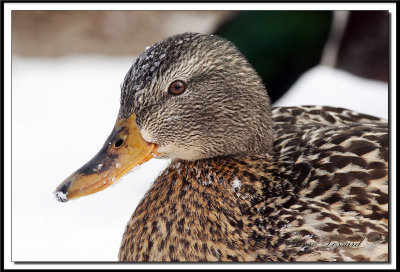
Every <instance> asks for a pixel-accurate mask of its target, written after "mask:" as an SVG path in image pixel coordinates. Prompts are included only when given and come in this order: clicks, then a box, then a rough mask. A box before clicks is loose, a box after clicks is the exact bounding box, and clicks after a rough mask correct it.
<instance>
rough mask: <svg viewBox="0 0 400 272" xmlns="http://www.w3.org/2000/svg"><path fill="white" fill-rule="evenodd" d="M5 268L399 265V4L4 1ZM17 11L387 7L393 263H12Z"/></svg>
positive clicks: (368, 267)
mask: <svg viewBox="0 0 400 272" xmlns="http://www.w3.org/2000/svg"><path fill="white" fill-rule="evenodd" d="M3 5H4V14H3V18H4V67H3V71H4V204H5V207H4V249H5V252H4V253H3V254H4V268H5V269H57V268H58V269H60V268H63V269H65V268H68V269H133V268H134V269H151V268H153V269H154V268H164V267H165V268H168V269H190V268H209V269H218V268H224V269H243V268H253V269H265V268H268V269H288V268H289V269H290V268H302V269H304V268H307V269H327V268H329V269H332V268H340V269H394V268H396V267H397V266H396V264H397V263H396V214H395V213H394V212H393V210H394V209H395V207H396V205H395V203H396V201H395V192H396V172H395V169H393V168H395V165H396V140H395V139H396V130H395V129H396V125H395V124H396V103H395V101H396V92H395V90H396V22H397V20H396V3H4V4H3ZM13 10H388V11H389V12H390V16H391V18H390V19H391V25H390V72H391V74H390V77H389V78H390V82H389V86H390V88H389V91H390V98H391V99H390V105H389V106H390V107H389V110H390V113H389V116H390V119H389V120H390V128H391V130H390V132H391V135H390V136H391V137H390V138H391V141H390V144H391V152H390V154H391V158H390V159H391V168H390V169H391V171H390V180H391V183H390V186H391V188H390V190H391V199H390V200H391V203H390V205H391V206H390V207H391V210H390V219H391V221H390V223H391V237H390V239H391V240H390V241H391V261H392V263H391V264H350V263H349V264H347V263H341V264H334V263H324V264H310V263H307V264H301V263H288V264H284V263H279V264H277V263H271V264H265V263H263V264H246V263H245V264H201V263H196V264H118V263H98V264H96V263H88V264H80V263H38V264H34V263H28V264H15V263H13V262H11V250H10V249H11V246H12V245H11V171H10V170H11V160H10V158H11V155H12V154H11V74H12V72H11V69H10V68H11V12H12V11H13Z"/></svg>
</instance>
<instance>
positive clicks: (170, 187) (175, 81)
mask: <svg viewBox="0 0 400 272" xmlns="http://www.w3.org/2000/svg"><path fill="white" fill-rule="evenodd" d="M344 99H345V98H344ZM153 158H169V159H171V163H170V164H169V166H168V167H167V168H166V169H165V170H164V171H163V172H162V173H161V174H160V175H159V176H158V178H157V179H156V180H155V181H154V182H153V184H152V185H151V187H150V189H149V190H148V191H147V193H146V194H145V195H144V197H143V199H142V200H141V201H140V203H139V204H138V206H137V207H136V209H135V211H134V213H133V215H132V216H131V218H130V219H129V221H128V223H127V226H126V229H125V232H124V234H123V237H122V241H121V247H120V251H119V253H118V259H119V261H121V262H175V261H178V262H372V261H373V262H387V261H388V260H389V255H388V252H389V251H388V240H389V239H388V193H389V192H388V123H387V121H386V120H384V119H381V118H377V117H374V116H370V115H366V114H362V113H358V112H355V111H352V110H348V109H344V108H336V107H330V106H314V105H307V106H293V107H272V106H271V103H270V99H269V96H268V93H267V90H266V87H265V85H264V83H263V82H262V80H261V78H260V77H259V75H258V74H257V72H256V71H255V70H254V69H253V67H252V66H251V65H250V64H249V62H248V61H247V60H246V58H245V57H244V56H243V55H242V54H241V53H240V52H239V50H238V49H237V48H236V47H235V45H234V44H233V43H232V42H230V41H228V40H226V39H223V38H221V37H218V36H216V35H208V34H200V33H192V32H186V33H182V34H176V35H174V36H171V37H168V38H166V39H164V40H162V41H160V42H158V43H155V44H154V45H152V46H150V47H148V48H146V50H145V51H144V52H143V53H141V54H140V55H139V57H138V58H137V59H136V61H135V62H134V64H133V65H132V66H131V67H130V69H129V71H128V73H127V74H126V76H125V78H124V80H123V83H122V84H121V96H120V109H119V112H118V116H117V120H116V122H115V125H114V128H113V130H112V132H111V134H110V136H109V137H108V138H107V139H106V141H105V143H104V145H103V147H102V148H101V150H100V151H99V152H98V153H97V155H95V156H94V157H93V158H92V159H91V160H90V161H89V162H87V163H86V164H85V165H83V166H82V167H81V168H79V169H78V170H76V171H75V172H74V173H72V174H71V175H70V176H69V177H67V178H66V179H65V180H64V181H63V182H62V183H61V184H60V185H59V186H58V187H57V188H56V190H55V192H54V194H55V196H56V199H57V200H58V201H61V202H67V201H69V200H71V199H76V198H79V197H82V196H85V195H89V194H93V193H96V192H99V191H101V190H103V189H105V188H107V187H108V186H109V185H111V184H113V183H115V182H116V181H117V180H118V179H119V178H120V177H122V176H123V175H125V174H126V173H128V172H130V171H134V170H135V169H134V168H135V167H136V166H138V165H140V164H143V163H145V162H146V161H148V160H150V159H153Z"/></svg>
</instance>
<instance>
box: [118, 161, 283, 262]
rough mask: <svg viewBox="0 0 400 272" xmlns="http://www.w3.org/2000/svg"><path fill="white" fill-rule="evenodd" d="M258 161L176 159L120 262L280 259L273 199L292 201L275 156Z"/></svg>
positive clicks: (144, 205) (141, 212)
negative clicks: (275, 252)
mask: <svg viewBox="0 0 400 272" xmlns="http://www.w3.org/2000/svg"><path fill="white" fill-rule="evenodd" d="M259 159H260V158H259V157H257V158H255V157H254V158H248V159H243V158H242V159H235V158H214V159H207V160H199V161H193V162H190V161H182V160H175V161H173V162H172V163H171V165H170V166H169V167H168V168H167V169H166V170H165V171H164V172H163V173H162V174H161V175H160V177H159V178H158V179H157V180H156V181H155V183H154V184H153V186H152V187H151V188H150V190H149V191H148V192H147V194H146V196H145V197H144V199H143V200H142V201H141V203H140V204H139V206H138V207H137V209H136V211H135V213H134V214H133V216H132V218H131V220H130V222H129V224H128V226H127V229H126V232H125V235H124V239H123V242H122V246H121V252H120V258H121V259H122V260H131V261H140V260H159V261H170V260H183V259H184V260H188V261H201V260H207V261H210V260H211V261H212V260H214V261H229V260H233V261H236V260H237V261H256V260H258V259H259V260H263V261H265V260H268V259H271V260H274V258H275V257H274V256H273V255H272V254H271V252H272V251H271V252H270V251H268V249H269V248H270V249H271V250H272V247H273V241H272V240H270V239H269V236H268V234H269V232H270V230H272V229H273V228H274V222H268V214H272V213H273V211H274V209H275V206H274V204H272V203H273V199H276V198H278V197H279V198H282V197H285V193H284V192H285V191H287V190H286V189H287V188H284V187H285V186H283V185H282V184H281V182H280V180H281V178H280V177H276V176H274V174H272V173H277V172H278V171H273V170H272V169H273V168H275V167H276V164H275V162H274V159H273V157H272V156H269V155H266V156H263V157H262V161H263V162H265V161H267V162H268V161H269V162H270V163H263V164H260V163H259V161H260V160H259ZM267 197H268V198H269V199H267ZM129 243H133V245H130V246H128V244H129ZM149 244H151V247H150V248H149ZM128 247H130V249H128V250H126V248H128ZM166 251H167V252H168V254H166ZM268 255H270V256H269V257H268ZM129 256H131V259H130V258H129Z"/></svg>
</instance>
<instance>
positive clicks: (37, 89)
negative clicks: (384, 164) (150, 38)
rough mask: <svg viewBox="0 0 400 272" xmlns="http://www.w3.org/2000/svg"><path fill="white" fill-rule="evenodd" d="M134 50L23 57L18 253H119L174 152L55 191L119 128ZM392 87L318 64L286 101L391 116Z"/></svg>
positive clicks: (17, 72)
mask: <svg viewBox="0 0 400 272" xmlns="http://www.w3.org/2000/svg"><path fill="white" fill-rule="evenodd" d="M133 60H134V58H133V57H131V56H127V57H103V56H92V57H88V56H69V57H60V58H21V57H14V58H13V67H12V69H13V70H12V84H13V85H12V204H13V205H12V258H13V261H117V256H118V250H119V246H120V242H121V238H122V234H123V232H124V229H125V225H126V223H127V222H128V220H129V218H130V216H131V214H132V213H133V211H134V210H135V207H136V206H137V204H138V202H139V201H140V199H141V198H142V197H143V195H144V194H145V192H146V191H147V190H148V188H149V187H150V185H151V183H152V181H153V180H154V179H155V178H156V177H157V176H158V174H159V173H160V172H161V171H162V170H163V169H164V168H165V167H166V166H167V164H168V163H169V161H168V160H157V159H153V160H151V161H149V162H148V163H146V164H144V165H142V166H141V167H140V168H139V169H138V170H137V171H135V172H133V173H131V174H129V175H128V176H125V177H124V178H122V179H123V180H122V181H121V182H118V184H116V185H115V186H111V187H110V188H108V189H106V190H104V191H101V192H99V193H96V194H94V195H91V196H87V197H83V198H79V199H77V200H73V201H70V202H67V203H60V202H57V201H56V199H55V198H54V196H53V191H54V189H55V188H56V186H58V185H59V184H60V182H61V181H63V180H64V178H66V177H67V176H68V175H69V174H71V173H72V172H73V171H75V170H76V169H77V168H79V167H80V166H82V165H83V164H84V163H86V162H87V161H88V160H89V159H91V158H92V156H93V155H95V154H96V153H97V151H98V150H99V149H100V147H101V146H102V145H103V143H104V141H105V139H106V138H107V136H108V135H109V133H110V132H111V130H112V128H113V125H114V122H115V119H116V117H117V113H118V109H119V95H120V89H119V86H120V83H121V82H122V80H123V78H124V76H125V73H126V72H127V71H128V69H129V67H130V65H131V64H132V62H133ZM387 89H388V85H387V84H386V83H382V82H378V81H372V80H366V79H362V78H359V77H356V76H353V75H351V74H349V73H346V72H343V71H339V70H335V69H332V68H329V67H325V66H317V67H316V68H314V69H312V70H310V71H309V72H307V73H306V74H304V75H303V76H302V77H301V78H300V79H299V80H298V81H297V83H296V84H295V85H294V86H293V87H292V88H291V89H290V90H289V92H288V93H287V94H286V95H285V96H284V97H282V98H281V99H280V100H279V101H277V103H276V105H280V106H284V105H286V106H291V105H302V104H309V105H312V104H316V105H331V106H341V107H346V108H350V109H354V110H358V111H360V112H363V113H368V114H373V115H376V116H380V117H383V118H387V116H388V115H387V114H388V91H387ZM321 90H324V92H323V93H322V92H321Z"/></svg>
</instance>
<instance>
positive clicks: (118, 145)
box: [114, 139, 124, 148]
mask: <svg viewBox="0 0 400 272" xmlns="http://www.w3.org/2000/svg"><path fill="white" fill-rule="evenodd" d="M123 143H124V140H122V139H119V140H118V141H116V142H115V144H114V147H116V148H118V147H120V146H121V145H122V144H123Z"/></svg>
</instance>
